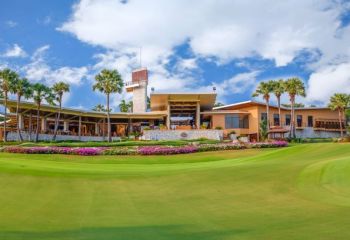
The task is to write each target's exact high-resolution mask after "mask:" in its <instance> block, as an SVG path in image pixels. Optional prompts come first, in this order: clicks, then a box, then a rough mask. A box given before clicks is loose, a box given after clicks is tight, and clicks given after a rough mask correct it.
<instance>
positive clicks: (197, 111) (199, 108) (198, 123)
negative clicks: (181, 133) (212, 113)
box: [196, 102, 201, 129]
mask: <svg viewBox="0 0 350 240" xmlns="http://www.w3.org/2000/svg"><path fill="white" fill-rule="evenodd" d="M200 125H201V106H200V104H199V102H197V109H196V127H197V129H200V128H201V126H200Z"/></svg>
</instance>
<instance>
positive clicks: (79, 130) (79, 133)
mask: <svg viewBox="0 0 350 240" xmlns="http://www.w3.org/2000/svg"><path fill="white" fill-rule="evenodd" d="M78 136H79V141H80V140H81V116H79V127H78Z"/></svg>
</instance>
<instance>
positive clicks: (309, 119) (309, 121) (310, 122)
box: [307, 116, 314, 127]
mask: <svg viewBox="0 0 350 240" xmlns="http://www.w3.org/2000/svg"><path fill="white" fill-rule="evenodd" d="M307 126H308V127H313V126H314V118H313V117H312V116H307Z"/></svg>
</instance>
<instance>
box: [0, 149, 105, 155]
mask: <svg viewBox="0 0 350 240" xmlns="http://www.w3.org/2000/svg"><path fill="white" fill-rule="evenodd" d="M105 149H106V148H70V147H6V148H4V149H3V151H4V152H9V153H25V154H73V155H81V156H93V155H100V154H102V152H103V151H104V150H105Z"/></svg>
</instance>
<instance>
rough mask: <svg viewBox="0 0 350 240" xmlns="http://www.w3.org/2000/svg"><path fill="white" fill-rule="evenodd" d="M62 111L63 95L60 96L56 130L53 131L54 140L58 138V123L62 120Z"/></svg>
mask: <svg viewBox="0 0 350 240" xmlns="http://www.w3.org/2000/svg"><path fill="white" fill-rule="evenodd" d="M61 111H62V97H61V96H60V97H59V109H58V114H57V117H56V119H55V130H54V132H53V137H52V141H55V140H56V135H57V130H58V124H59V122H60V117H61Z"/></svg>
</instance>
